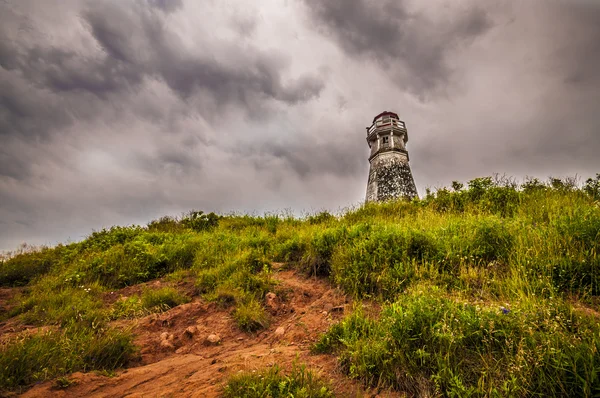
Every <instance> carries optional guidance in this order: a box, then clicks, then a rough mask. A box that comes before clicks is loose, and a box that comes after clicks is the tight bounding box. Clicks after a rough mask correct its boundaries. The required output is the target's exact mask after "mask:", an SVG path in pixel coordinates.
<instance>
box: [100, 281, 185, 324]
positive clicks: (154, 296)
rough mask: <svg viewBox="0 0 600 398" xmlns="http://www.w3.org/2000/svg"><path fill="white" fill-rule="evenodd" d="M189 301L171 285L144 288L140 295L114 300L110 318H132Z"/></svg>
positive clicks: (161, 310)
mask: <svg viewBox="0 0 600 398" xmlns="http://www.w3.org/2000/svg"><path fill="white" fill-rule="evenodd" d="M189 301H190V299H189V297H187V296H185V295H183V294H181V293H179V292H178V291H177V290H176V289H174V288H172V287H163V288H160V289H146V290H144V291H143V292H142V294H141V295H132V296H130V297H126V298H123V299H121V300H118V301H116V302H115V303H114V304H113V306H112V311H111V318H126V317H130V318H134V317H139V316H144V315H147V314H150V313H153V312H163V311H167V310H169V309H171V308H173V307H176V306H178V305H180V304H183V303H187V302H189Z"/></svg>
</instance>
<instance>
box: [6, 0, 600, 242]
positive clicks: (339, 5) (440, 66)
mask: <svg viewBox="0 0 600 398" xmlns="http://www.w3.org/2000/svg"><path fill="white" fill-rule="evenodd" d="M598 43H600V4H598V3H597V2H593V1H584V0H579V1H572V2H567V1H558V0H547V1H546V0H544V1H542V0H532V1H527V2H520V1H516V0H506V1H503V2H492V1H474V0H468V1H466V2H449V1H446V0H432V1H428V2H419V1H409V0H402V1H397V2H392V1H387V0H385V1H383V2H367V1H366V0H363V1H358V0H353V1H345V2H341V1H338V0H332V1H327V2H325V1H316V2H309V1H302V0H297V1H289V2H281V1H278V0H265V1H261V2H260V3H248V2H243V1H241V0H239V1H238V0H232V1H228V2H217V1H210V2H196V1H191V0H182V1H162V0H137V1H131V2H121V1H116V0H113V1H101V2H97V1H87V0H64V1H58V0H48V1H46V2H39V1H35V0H19V1H17V0H10V1H7V0H0V250H1V249H10V248H13V247H16V246H17V244H18V243H19V242H21V241H28V242H30V243H34V244H36V243H55V242H57V241H65V240H67V239H74V240H76V239H80V238H82V237H83V236H85V235H86V234H88V233H89V232H90V231H91V230H92V229H99V228H102V227H109V226H111V225H114V224H121V225H122V224H130V223H145V222H147V221H148V220H151V219H153V218H157V217H160V216H162V215H165V214H170V215H178V214H180V213H181V212H182V211H186V210H189V209H191V208H196V209H202V210H206V211H222V212H229V211H249V212H253V213H260V212H262V211H273V210H278V209H291V210H293V211H294V212H296V213H297V214H298V213H302V212H304V211H310V210H317V209H323V208H327V209H330V210H337V209H339V208H341V207H344V206H347V205H351V204H355V203H357V202H359V201H361V200H362V199H363V197H364V194H365V186H366V179H367V172H368V161H367V156H368V149H367V144H366V142H365V130H364V127H365V126H366V125H367V124H369V122H370V120H371V119H372V117H373V116H374V115H375V114H377V113H379V112H381V111H382V110H384V109H387V110H393V111H397V112H399V113H400V115H401V117H402V118H403V119H404V120H405V121H406V122H407V125H408V128H409V135H410V141H409V143H408V149H409V152H410V156H411V167H412V170H413V173H414V176H415V180H416V183H417V186H418V188H419V190H420V192H421V193H423V191H424V189H425V188H426V187H428V186H433V187H435V186H440V185H444V184H445V185H447V184H449V182H450V181H452V180H463V181H464V180H469V179H471V178H474V177H477V176H481V175H486V174H491V173H494V172H499V173H507V174H512V175H515V176H517V177H524V176H525V175H534V176H537V177H541V178H545V177H547V176H548V175H572V174H575V173H577V174H579V175H581V176H584V177H587V176H590V175H593V174H594V173H596V172H598V171H600V157H599V156H598V155H597V154H598V153H600V139H599V136H598V133H599V132H600V117H599V116H598V111H597V106H598V105H597V104H599V103H600V74H598V73H597V71H598V70H600V48H599V47H598V46H599V44H598Z"/></svg>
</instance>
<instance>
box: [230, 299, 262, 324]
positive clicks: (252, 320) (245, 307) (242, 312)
mask: <svg viewBox="0 0 600 398" xmlns="http://www.w3.org/2000/svg"><path fill="white" fill-rule="evenodd" d="M233 318H234V319H235V321H236V323H237V325H238V326H239V328H240V329H242V330H244V331H246V332H255V331H257V330H259V329H263V328H265V327H267V326H268V325H269V316H268V314H267V312H266V311H265V309H264V308H263V307H262V306H261V305H260V303H258V301H256V300H255V299H250V300H248V301H247V302H245V303H241V304H239V305H238V306H237V308H236V309H235V311H234V312H233Z"/></svg>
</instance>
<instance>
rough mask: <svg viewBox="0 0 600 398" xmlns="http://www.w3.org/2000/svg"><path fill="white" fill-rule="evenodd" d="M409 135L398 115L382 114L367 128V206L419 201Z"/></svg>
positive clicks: (391, 113) (386, 112)
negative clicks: (384, 202) (411, 163)
mask: <svg viewBox="0 0 600 398" xmlns="http://www.w3.org/2000/svg"><path fill="white" fill-rule="evenodd" d="M407 142H408V131H407V130H406V124H405V123H404V122H403V121H401V120H400V118H399V117H398V115H397V114H396V113H394V112H388V111H385V112H382V113H380V114H379V115H377V116H375V117H374V118H373V124H371V126H370V127H367V143H368V144H369V148H370V155H369V163H370V170H369V180H368V182H367V197H366V201H367V202H382V201H386V200H392V199H399V198H407V199H413V198H416V197H418V195H417V188H416V186H415V181H414V179H413V176H412V173H411V171H410V166H409V165H408V151H407V150H406V143H407Z"/></svg>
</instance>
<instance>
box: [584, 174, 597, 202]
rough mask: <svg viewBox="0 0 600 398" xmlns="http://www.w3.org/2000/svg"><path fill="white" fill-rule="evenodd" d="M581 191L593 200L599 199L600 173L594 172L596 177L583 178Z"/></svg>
mask: <svg viewBox="0 0 600 398" xmlns="http://www.w3.org/2000/svg"><path fill="white" fill-rule="evenodd" d="M583 191H584V192H585V193H587V194H588V195H589V196H590V197H591V198H592V199H593V200H600V173H597V174H596V178H588V179H587V180H585V185H584V186H583Z"/></svg>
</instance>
